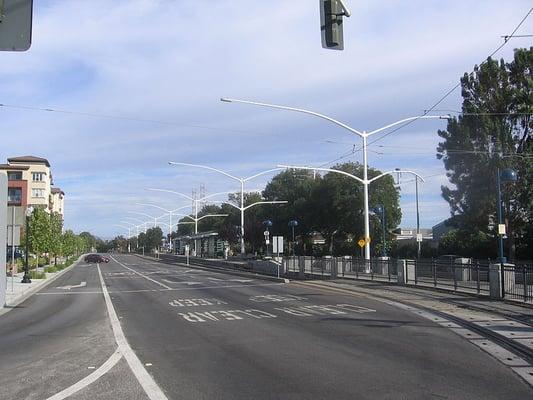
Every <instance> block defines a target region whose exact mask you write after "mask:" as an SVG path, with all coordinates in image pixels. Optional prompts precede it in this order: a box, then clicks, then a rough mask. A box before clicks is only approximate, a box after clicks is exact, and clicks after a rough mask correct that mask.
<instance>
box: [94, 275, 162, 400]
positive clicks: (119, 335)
mask: <svg viewBox="0 0 533 400" xmlns="http://www.w3.org/2000/svg"><path fill="white" fill-rule="evenodd" d="M97 268H98V276H99V277H100V284H101V285H102V291H103V293H104V299H105V304H106V306H107V313H108V314H109V319H110V320H111V327H112V328H113V334H114V335H115V341H116V342H117V344H118V349H119V351H120V352H121V353H122V354H123V355H124V358H125V359H126V361H127V362H128V365H129V366H130V368H131V370H132V372H133V374H134V375H135V377H136V378H137V380H138V381H139V383H140V385H141V386H142V388H143V389H144V392H145V393H146V395H147V396H148V397H149V398H150V400H168V398H167V396H165V394H164V393H163V391H162V390H161V388H160V387H159V386H158V385H157V383H156V382H155V381H154V378H152V376H151V375H150V374H149V373H148V371H146V369H145V368H144V366H143V365H142V363H141V361H140V360H139V358H138V357H137V355H136V354H135V353H134V352H133V350H132V349H131V347H130V345H129V343H128V340H127V339H126V336H124V332H123V331H122V327H121V326H120V322H119V320H118V317H117V313H116V312H115V308H114V307H113V303H112V302H111V298H110V297H109V293H108V292H107V287H106V285H105V282H104V278H103V277H102V271H100V266H99V265H97Z"/></svg>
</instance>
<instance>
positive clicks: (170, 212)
mask: <svg viewBox="0 0 533 400" xmlns="http://www.w3.org/2000/svg"><path fill="white" fill-rule="evenodd" d="M136 204H137V205H138V206H144V207H154V208H157V209H159V210H161V211H164V212H166V213H168V237H169V240H170V237H171V236H172V215H183V216H187V215H186V214H180V213H176V211H179V210H183V209H184V208H187V207H188V206H182V207H178V208H175V209H174V210H168V209H166V208H164V207H161V206H158V205H157V204H153V203H136ZM158 218H161V217H157V218H156V220H157V219H158Z"/></svg>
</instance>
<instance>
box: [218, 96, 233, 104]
mask: <svg viewBox="0 0 533 400" xmlns="http://www.w3.org/2000/svg"><path fill="white" fill-rule="evenodd" d="M220 101H223V102H224V103H231V99H228V98H226V97H221V98H220Z"/></svg>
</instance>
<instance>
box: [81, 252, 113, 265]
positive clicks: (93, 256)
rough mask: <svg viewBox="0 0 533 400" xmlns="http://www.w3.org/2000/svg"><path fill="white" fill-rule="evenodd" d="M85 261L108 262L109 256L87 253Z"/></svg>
mask: <svg viewBox="0 0 533 400" xmlns="http://www.w3.org/2000/svg"><path fill="white" fill-rule="evenodd" d="M84 260H85V262H87V263H108V262H109V258H107V257H104V256H101V255H100V254H89V255H87V256H85V258H84Z"/></svg>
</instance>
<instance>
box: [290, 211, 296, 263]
mask: <svg viewBox="0 0 533 400" xmlns="http://www.w3.org/2000/svg"><path fill="white" fill-rule="evenodd" d="M289 226H290V227H291V228H292V256H293V257H294V254H295V247H296V246H295V243H294V228H295V227H296V226H298V221H296V220H295V219H293V220H290V221H289Z"/></svg>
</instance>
